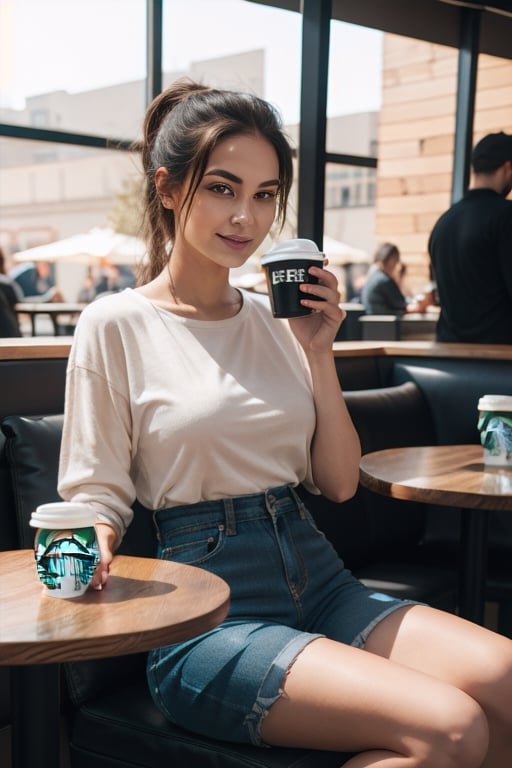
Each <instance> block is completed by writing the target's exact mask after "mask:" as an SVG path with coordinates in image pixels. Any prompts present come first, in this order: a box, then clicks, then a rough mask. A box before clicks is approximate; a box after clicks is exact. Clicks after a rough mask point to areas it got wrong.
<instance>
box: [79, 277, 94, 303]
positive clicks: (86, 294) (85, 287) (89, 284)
mask: <svg viewBox="0 0 512 768" xmlns="http://www.w3.org/2000/svg"><path fill="white" fill-rule="evenodd" d="M76 298H77V301H80V302H83V303H84V304H88V303H89V302H90V301H93V300H94V299H95V298H96V286H95V284H94V277H93V276H92V274H91V273H90V272H88V273H87V274H86V275H85V277H84V282H83V284H82V287H81V288H80V290H79V291H78V295H77V297H76Z"/></svg>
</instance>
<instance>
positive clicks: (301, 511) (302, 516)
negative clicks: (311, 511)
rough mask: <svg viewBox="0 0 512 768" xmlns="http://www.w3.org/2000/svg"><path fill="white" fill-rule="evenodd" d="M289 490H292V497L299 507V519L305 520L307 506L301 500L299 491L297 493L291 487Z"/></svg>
mask: <svg viewBox="0 0 512 768" xmlns="http://www.w3.org/2000/svg"><path fill="white" fill-rule="evenodd" d="M289 488H290V496H291V497H292V499H293V500H294V502H295V504H296V505H297V509H298V511H299V518H300V519H301V520H304V519H305V517H306V505H305V504H304V502H303V501H302V499H301V498H300V496H299V494H298V493H297V491H295V490H294V489H293V488H292V486H291V485H290V486H289Z"/></svg>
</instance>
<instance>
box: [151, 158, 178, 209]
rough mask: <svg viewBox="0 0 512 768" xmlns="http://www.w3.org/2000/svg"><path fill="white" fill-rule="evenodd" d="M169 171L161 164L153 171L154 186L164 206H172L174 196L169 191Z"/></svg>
mask: <svg viewBox="0 0 512 768" xmlns="http://www.w3.org/2000/svg"><path fill="white" fill-rule="evenodd" d="M170 186H171V184H170V177H169V171H168V170H167V168H164V167H163V166H162V167H160V168H157V169H156V171H155V187H156V191H157V194H158V197H159V198H160V202H161V203H162V205H163V207H164V208H174V205H175V203H174V198H173V196H172V195H171V193H170V192H169V188H170Z"/></svg>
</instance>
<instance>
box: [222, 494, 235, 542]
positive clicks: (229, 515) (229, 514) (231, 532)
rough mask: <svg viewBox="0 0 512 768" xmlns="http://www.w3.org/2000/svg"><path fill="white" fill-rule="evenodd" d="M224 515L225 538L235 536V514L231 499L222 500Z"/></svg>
mask: <svg viewBox="0 0 512 768" xmlns="http://www.w3.org/2000/svg"><path fill="white" fill-rule="evenodd" d="M224 513H225V516H226V536H236V533H237V531H236V513H235V507H234V504H233V499H230V498H228V499H224Z"/></svg>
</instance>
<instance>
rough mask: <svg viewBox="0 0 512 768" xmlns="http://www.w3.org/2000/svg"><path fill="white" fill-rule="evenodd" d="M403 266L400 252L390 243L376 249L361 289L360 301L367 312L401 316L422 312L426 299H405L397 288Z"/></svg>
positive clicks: (369, 313) (398, 287) (425, 305)
mask: <svg viewBox="0 0 512 768" xmlns="http://www.w3.org/2000/svg"><path fill="white" fill-rule="evenodd" d="M404 271H405V265H404V264H402V262H401V261H400V251H399V250H398V248H397V246H396V245H393V243H383V244H382V245H380V246H379V248H378V249H377V251H376V253H375V256H374V263H373V264H372V266H371V267H370V270H369V272H368V276H367V278H366V282H365V284H364V286H363V289H362V291H361V303H362V304H363V305H364V308H365V311H366V314H367V315H403V314H405V313H406V312H424V311H425V309H426V308H427V305H428V303H429V301H428V299H427V298H422V299H421V300H417V301H413V302H408V301H407V299H406V297H405V296H404V294H403V293H402V291H401V289H400V285H399V282H400V279H401V278H402V277H403V274H404Z"/></svg>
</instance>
